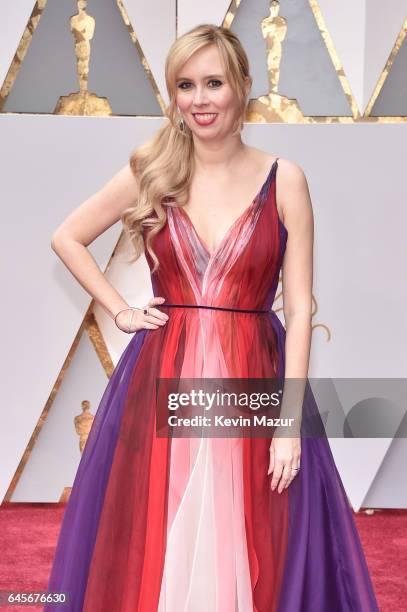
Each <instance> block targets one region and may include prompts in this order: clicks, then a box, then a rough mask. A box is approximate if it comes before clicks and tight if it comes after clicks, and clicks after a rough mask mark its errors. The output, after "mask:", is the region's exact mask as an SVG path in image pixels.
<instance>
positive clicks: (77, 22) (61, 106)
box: [54, 0, 113, 115]
mask: <svg viewBox="0 0 407 612" xmlns="http://www.w3.org/2000/svg"><path fill="white" fill-rule="evenodd" d="M77 2H78V13H77V14H76V15H73V16H72V17H71V19H70V24H71V32H72V34H73V37H74V39H75V55H76V64H77V72H78V80H79V91H77V92H74V93H71V94H69V96H61V97H60V98H59V100H58V103H57V105H56V107H55V110H54V113H55V114H56V115H112V114H113V113H112V109H111V108H110V104H109V102H108V100H107V98H100V97H99V96H97V95H96V94H94V93H90V92H89V91H88V77H89V62H90V41H91V40H92V38H93V35H94V33H95V19H94V18H93V17H91V16H90V15H88V14H87V12H86V2H87V0H77Z"/></svg>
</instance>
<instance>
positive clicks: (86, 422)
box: [74, 400, 95, 454]
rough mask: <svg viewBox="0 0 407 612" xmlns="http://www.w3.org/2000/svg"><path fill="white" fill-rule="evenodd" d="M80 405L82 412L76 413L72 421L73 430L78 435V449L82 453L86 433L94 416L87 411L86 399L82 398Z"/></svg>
mask: <svg viewBox="0 0 407 612" xmlns="http://www.w3.org/2000/svg"><path fill="white" fill-rule="evenodd" d="M81 405H82V414H78V416H76V417H75V418H74V423H75V431H76V433H77V434H78V436H79V450H80V451H81V454H82V452H83V449H84V448H85V444H86V440H87V439H88V435H89V432H90V430H91V427H92V423H93V419H94V418H95V417H94V415H93V414H91V413H90V412H89V408H90V402H89V401H88V400H83V402H82V404H81Z"/></svg>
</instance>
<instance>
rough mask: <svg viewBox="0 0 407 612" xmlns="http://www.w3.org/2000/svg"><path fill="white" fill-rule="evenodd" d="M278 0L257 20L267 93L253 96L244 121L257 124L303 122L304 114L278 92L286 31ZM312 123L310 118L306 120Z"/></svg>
mask: <svg viewBox="0 0 407 612" xmlns="http://www.w3.org/2000/svg"><path fill="white" fill-rule="evenodd" d="M279 12H280V3H279V2H278V1H277V0H272V1H271V2H270V15H269V16H268V17H265V18H264V19H263V20H262V22H261V33H262V36H263V38H264V39H265V41H266V48H267V72H268V75H269V93H268V94H267V95H265V96H260V97H259V98H257V99H254V100H250V102H249V105H248V110H247V115H246V116H247V120H248V121H254V122H257V123H269V122H273V121H278V122H282V121H289V122H299V123H304V115H303V113H302V112H301V110H300V107H299V106H298V103H297V101H296V100H290V99H289V98H286V97H285V96H282V95H280V94H279V93H278V81H279V78H280V63H281V48H282V45H281V43H282V42H283V40H284V38H285V35H286V33H287V24H286V20H285V19H284V17H281V16H280V15H279ZM308 122H312V120H309V119H308V120H307V123H308Z"/></svg>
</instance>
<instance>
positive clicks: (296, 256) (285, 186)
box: [276, 160, 314, 416]
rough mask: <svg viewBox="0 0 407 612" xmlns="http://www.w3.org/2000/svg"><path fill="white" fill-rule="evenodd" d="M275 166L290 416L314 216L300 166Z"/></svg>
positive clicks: (306, 344) (297, 401) (303, 359)
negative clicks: (283, 236)
mask: <svg viewBox="0 0 407 612" xmlns="http://www.w3.org/2000/svg"><path fill="white" fill-rule="evenodd" d="M279 170H280V174H279V179H280V180H279V181H277V194H276V195H277V201H278V202H279V204H280V205H281V208H282V210H283V215H284V224H285V226H286V228H287V230H288V240H287V246H286V251H285V254H284V261H283V267H282V273H283V281H282V285H283V311H284V319H285V323H286V341H285V378H287V379H295V381H293V383H291V386H290V385H288V389H287V390H288V393H286V394H285V398H284V399H283V406H282V411H283V413H284V414H286V412H287V413H288V412H289V413H290V416H292V413H293V411H295V416H300V412H299V411H300V410H301V407H302V399H303V394H304V390H305V380H306V377H307V376H308V367H309V356H310V348H311V331H312V322H311V319H312V283H313V243H314V220H313V213H312V204H311V198H310V194H309V190H308V184H307V180H306V178H305V175H304V172H303V170H302V169H301V167H300V166H298V165H297V164H296V163H294V162H291V161H289V160H283V163H282V164H281V168H279ZM281 170H282V171H281Z"/></svg>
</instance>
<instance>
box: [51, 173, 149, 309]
mask: <svg viewBox="0 0 407 612" xmlns="http://www.w3.org/2000/svg"><path fill="white" fill-rule="evenodd" d="M137 197H138V185H137V181H136V178H135V176H134V174H133V172H132V170H131V168H130V166H129V164H127V165H126V166H124V167H123V168H122V169H121V170H120V171H119V172H118V173H117V174H116V175H114V176H113V178H112V179H110V181H109V182H108V183H106V184H105V185H104V186H103V187H102V188H101V189H100V190H99V191H97V192H96V193H95V194H93V195H92V196H91V197H90V198H88V199H87V200H85V201H84V202H83V204H81V205H80V206H79V207H78V208H76V209H75V210H74V211H73V212H72V213H71V214H70V215H69V216H68V217H67V218H66V219H65V220H64V221H63V223H62V224H61V225H60V226H59V227H58V228H57V229H56V230H55V232H54V233H53V235H52V240H51V246H52V249H53V250H54V251H55V253H56V254H57V255H58V257H59V258H60V259H61V260H62V261H63V262H64V264H65V265H66V267H67V268H68V269H69V270H70V271H71V272H72V274H73V275H74V276H75V278H76V280H77V281H78V282H79V283H80V284H81V285H82V287H83V288H84V289H85V290H86V291H87V292H88V293H89V294H90V295H91V296H92V297H93V298H94V299H95V300H96V301H97V302H98V303H99V304H100V305H101V306H102V307H103V309H104V310H105V311H106V312H107V313H108V314H109V316H110V317H111V318H112V319H113V318H114V316H115V314H116V313H117V312H118V311H119V310H122V309H124V308H128V304H127V303H126V302H125V300H124V299H123V298H122V297H121V296H120V295H119V293H118V292H117V291H116V289H115V288H114V287H113V286H112V285H111V284H110V283H109V281H108V280H107V279H106V278H105V276H104V274H103V272H102V271H101V270H100V268H99V266H98V265H97V263H96V261H95V259H94V258H93V256H92V254H91V253H90V251H88V249H87V248H86V247H87V246H88V245H89V244H90V243H91V242H93V241H94V240H95V239H96V238H97V237H98V236H100V234H102V233H103V232H104V231H106V230H107V229H108V228H109V227H111V226H112V225H114V224H115V223H117V221H119V220H120V217H121V214H122V212H123V211H124V210H125V209H126V208H127V207H129V206H134V204H135V202H136V201H137Z"/></svg>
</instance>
